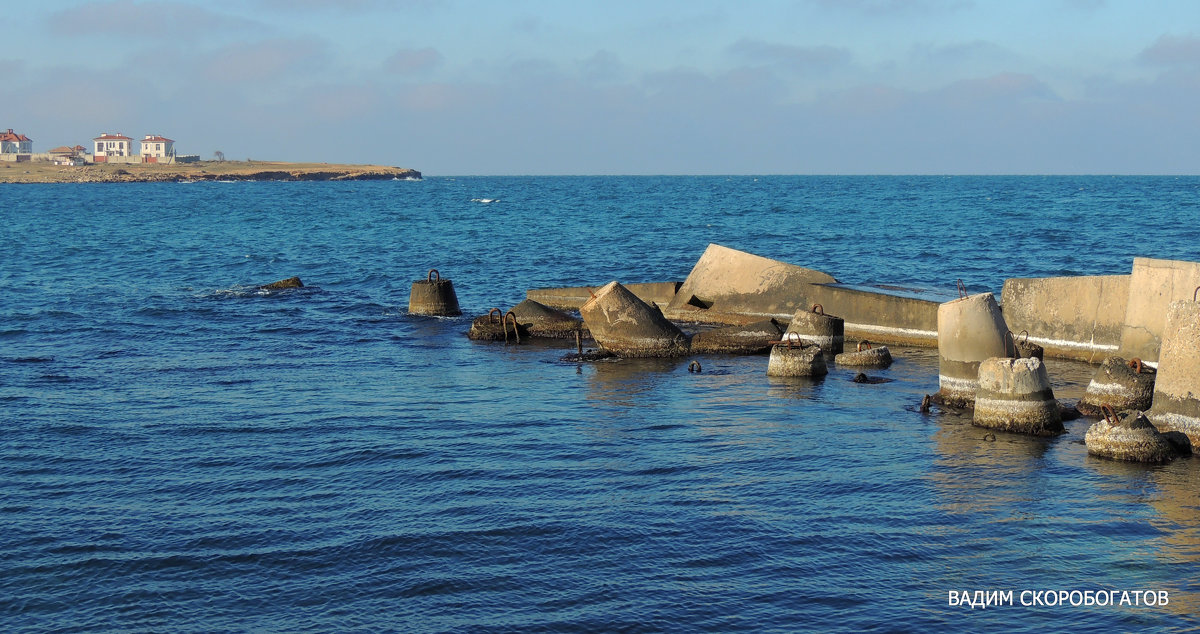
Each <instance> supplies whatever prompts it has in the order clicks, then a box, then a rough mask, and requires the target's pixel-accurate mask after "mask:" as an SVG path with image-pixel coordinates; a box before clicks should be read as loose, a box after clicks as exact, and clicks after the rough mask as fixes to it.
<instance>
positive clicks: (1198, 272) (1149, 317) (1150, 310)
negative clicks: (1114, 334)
mask: <svg viewBox="0 0 1200 634" xmlns="http://www.w3.org/2000/svg"><path fill="white" fill-rule="evenodd" d="M1197 286H1200V262H1184V261H1180V260H1156V259H1153V258H1134V259H1133V273H1132V275H1131V276H1130V280H1129V301H1128V302H1127V304H1126V308H1125V326H1124V328H1123V329H1122V330H1121V347H1120V349H1119V354H1120V355H1121V356H1123V357H1125V358H1132V357H1137V358H1139V359H1141V360H1142V361H1149V362H1152V363H1157V362H1158V355H1159V349H1160V348H1161V347H1162V337H1163V329H1164V328H1165V326H1166V323H1167V307H1168V306H1169V305H1170V304H1171V302H1173V301H1176V300H1183V299H1186V300H1189V301H1190V300H1191V299H1192V294H1193V292H1195V290H1196V287H1197Z"/></svg>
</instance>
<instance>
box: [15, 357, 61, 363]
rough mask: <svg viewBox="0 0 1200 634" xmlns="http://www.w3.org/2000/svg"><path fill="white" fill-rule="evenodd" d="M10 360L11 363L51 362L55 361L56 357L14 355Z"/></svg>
mask: <svg viewBox="0 0 1200 634" xmlns="http://www.w3.org/2000/svg"><path fill="white" fill-rule="evenodd" d="M8 361H9V362H11V363H50V362H52V361H54V357H13V358H11V359H9V360H8Z"/></svg>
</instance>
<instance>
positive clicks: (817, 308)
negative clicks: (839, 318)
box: [809, 304, 825, 315]
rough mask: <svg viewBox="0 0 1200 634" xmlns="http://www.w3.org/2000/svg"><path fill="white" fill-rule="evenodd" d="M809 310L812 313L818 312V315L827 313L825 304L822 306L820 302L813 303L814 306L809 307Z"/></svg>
mask: <svg viewBox="0 0 1200 634" xmlns="http://www.w3.org/2000/svg"><path fill="white" fill-rule="evenodd" d="M809 312H811V313H816V314H818V315H824V314H825V307H824V306H822V305H820V304H813V305H812V308H810V309H809Z"/></svg>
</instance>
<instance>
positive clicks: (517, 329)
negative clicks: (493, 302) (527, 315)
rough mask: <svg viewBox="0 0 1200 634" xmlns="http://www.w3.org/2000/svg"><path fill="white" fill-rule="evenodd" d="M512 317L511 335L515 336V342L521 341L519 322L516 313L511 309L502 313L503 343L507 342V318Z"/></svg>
mask: <svg viewBox="0 0 1200 634" xmlns="http://www.w3.org/2000/svg"><path fill="white" fill-rule="evenodd" d="M509 317H512V325H513V336H514V337H516V339H517V343H521V331H520V324H518V323H517V314H516V313H514V312H513V311H511V310H510V311H508V312H507V313H504V343H508V318H509Z"/></svg>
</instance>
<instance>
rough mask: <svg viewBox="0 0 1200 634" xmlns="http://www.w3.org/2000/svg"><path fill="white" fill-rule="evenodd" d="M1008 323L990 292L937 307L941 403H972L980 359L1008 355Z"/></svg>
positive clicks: (977, 385)
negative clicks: (1006, 335)
mask: <svg viewBox="0 0 1200 634" xmlns="http://www.w3.org/2000/svg"><path fill="white" fill-rule="evenodd" d="M1007 332H1008V325H1007V324H1005V323H1004V317H1003V316H1002V315H1001V314H1000V307H999V306H997V305H996V298H995V297H994V296H993V295H992V294H991V293H980V294H978V295H971V296H969V297H964V298H961V299H956V300H953V301H949V302H946V303H944V304H942V305H941V306H939V307H938V385H939V386H940V387H939V389H938V393H937V394H936V395H935V396H934V399H935V400H936V401H937V402H939V403H942V404H945V405H951V406H956V407H970V406H971V405H972V404H973V403H974V401H975V391H976V390H977V389H978V387H979V363H980V362H981V361H983V360H985V359H990V358H992V357H1007V356H1008V354H1007V353H1006V352H1005V347H1006V346H1005V341H1004V337H1005V334H1006V333H1007Z"/></svg>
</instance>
